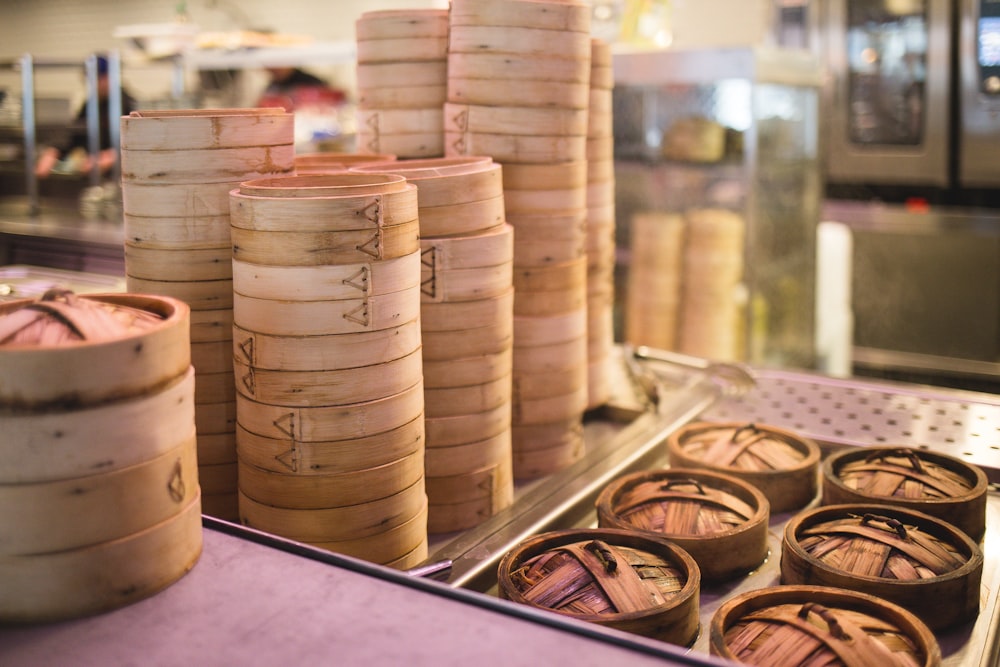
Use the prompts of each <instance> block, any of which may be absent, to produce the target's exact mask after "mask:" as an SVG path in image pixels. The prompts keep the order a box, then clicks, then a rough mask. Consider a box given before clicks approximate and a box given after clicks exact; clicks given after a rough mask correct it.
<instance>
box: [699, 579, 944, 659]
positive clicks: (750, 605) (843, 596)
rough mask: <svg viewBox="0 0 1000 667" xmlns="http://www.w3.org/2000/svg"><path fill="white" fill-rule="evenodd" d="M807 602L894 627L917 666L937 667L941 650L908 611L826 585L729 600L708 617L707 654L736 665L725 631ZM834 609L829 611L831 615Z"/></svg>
mask: <svg viewBox="0 0 1000 667" xmlns="http://www.w3.org/2000/svg"><path fill="white" fill-rule="evenodd" d="M809 603H819V604H820V605H822V606H823V607H827V608H829V607H834V606H836V607H837V609H840V610H847V611H853V612H857V613H862V614H866V615H871V616H875V617H876V618H879V619H880V620H883V621H885V622H886V624H888V625H894V626H896V627H897V628H898V629H899V630H900V631H901V632H902V634H904V635H906V636H907V637H908V638H909V639H911V640H913V641H914V642H915V643H916V644H917V646H918V648H919V650H920V652H921V653H922V654H923V656H924V657H925V660H924V661H923V662H922V663H919V664H920V665H921V666H922V667H939V666H940V665H941V661H942V657H941V647H940V645H939V644H938V641H937V639H936V638H935V637H934V635H933V633H932V632H931V630H930V628H928V627H927V625H926V624H925V623H924V622H923V621H921V620H920V619H919V618H918V617H917V616H915V615H914V614H913V613H912V612H909V611H907V610H906V609H904V608H903V607H901V606H899V605H897V604H894V603H892V602H889V601H887V600H883V599H882V598H879V597H876V596H874V595H869V594H867V593H863V592H860V591H853V590H846V589H842V588H834V587H827V586H801V585H782V586H777V587H771V588H763V589H759V590H753V591H747V592H744V593H739V594H737V595H735V596H734V597H731V598H729V599H728V600H726V601H725V602H723V603H722V605H721V606H720V607H719V608H718V610H716V612H715V613H714V614H713V615H712V619H711V621H710V624H709V649H710V652H711V654H712V655H716V656H721V657H723V658H726V659H729V660H736V661H738V662H739V657H738V656H736V655H735V654H734V653H733V652H732V650H730V649H729V647H728V644H727V643H726V639H725V636H726V632H727V631H728V630H729V629H730V628H731V627H732V626H733V625H734V624H735V623H737V622H739V621H740V620H741V619H743V618H744V617H745V616H746V615H747V614H748V613H752V612H755V611H759V610H760V609H763V608H766V607H769V606H776V605H783V604H796V605H797V604H802V605H806V604H809ZM837 609H833V610H832V611H833V613H834V614H836V612H837ZM789 667H793V666H792V665H789ZM794 667H798V665H795V666H794Z"/></svg>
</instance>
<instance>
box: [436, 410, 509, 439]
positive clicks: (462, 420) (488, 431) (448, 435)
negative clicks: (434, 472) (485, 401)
mask: <svg viewBox="0 0 1000 667" xmlns="http://www.w3.org/2000/svg"><path fill="white" fill-rule="evenodd" d="M424 427H425V429H426V432H427V448H428V449H430V448H432V447H451V446H457V445H466V444H470V443H475V442H480V441H481V440H487V439H490V438H493V437H494V436H499V435H501V434H502V433H504V431H507V430H509V429H510V427H511V404H510V401H505V402H503V403H501V404H500V405H498V406H497V407H495V408H492V409H490V410H485V411H483V412H477V413H473V414H465V415H455V416H452V417H427V418H425V420H424Z"/></svg>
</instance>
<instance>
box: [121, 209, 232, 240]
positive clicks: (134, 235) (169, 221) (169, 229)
mask: <svg viewBox="0 0 1000 667" xmlns="http://www.w3.org/2000/svg"><path fill="white" fill-rule="evenodd" d="M123 219H124V230H125V241H126V242H127V243H129V244H130V245H133V246H136V247H139V248H162V249H177V248H218V247H221V246H224V245H228V244H229V214H228V212H227V213H226V214H224V215H205V216H184V217H168V216H155V217H150V216H140V215H129V214H125V215H124V216H123Z"/></svg>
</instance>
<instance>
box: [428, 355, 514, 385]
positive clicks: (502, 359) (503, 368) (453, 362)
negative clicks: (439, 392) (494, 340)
mask: <svg viewBox="0 0 1000 667" xmlns="http://www.w3.org/2000/svg"><path fill="white" fill-rule="evenodd" d="M512 363H513V356H512V353H511V348H507V349H506V350H503V351H502V352H497V353H494V354H483V355H479V356H475V357H455V358H454V359H447V360H443V361H426V360H425V361H424V362H423V377H424V387H425V388H426V389H441V388H445V387H468V386H471V385H474V384H477V383H480V382H483V381H488V380H496V379H498V378H501V377H504V376H507V375H510V372H511V364H512Z"/></svg>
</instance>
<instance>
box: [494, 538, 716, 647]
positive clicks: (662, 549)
mask: <svg viewBox="0 0 1000 667" xmlns="http://www.w3.org/2000/svg"><path fill="white" fill-rule="evenodd" d="M594 540H599V541H603V542H606V543H609V544H612V545H614V546H623V547H628V548H631V549H636V550H639V551H645V552H648V553H650V554H652V555H653V556H658V557H660V558H662V559H663V560H664V562H665V564H669V565H672V566H674V567H677V568H678V569H679V570H681V572H682V574H683V575H684V576H685V577H686V581H685V582H684V585H683V587H682V589H681V590H680V591H678V592H676V593H675V594H673V595H672V596H671V597H670V599H669V602H670V603H671V606H672V607H673V608H677V607H679V606H681V605H683V604H685V603H689V602H692V601H693V602H694V604H695V605H697V598H698V593H699V590H700V587H701V574H700V570H699V569H698V564H697V563H695V561H694V559H693V558H692V557H691V556H690V555H689V554H688V553H687V552H686V551H684V550H683V549H681V548H680V547H678V546H677V545H675V544H674V543H673V542H670V541H669V540H666V539H663V538H657V537H654V536H647V535H642V534H639V533H635V532H633V531H627V530H619V529H615V528H597V529H592V528H590V529H583V528H570V529H564V530H556V531H550V532H547V533H541V534H538V535H534V536H532V537H529V538H527V539H525V540H523V541H522V542H521V543H519V544H518V545H517V546H515V547H514V548H513V549H511V550H510V551H508V552H507V553H506V554H504V556H503V558H502V559H501V560H500V563H499V565H498V572H499V575H498V585H499V588H500V591H501V593H502V594H503V595H504V596H505V597H507V599H509V600H512V601H514V602H518V603H520V604H525V605H528V606H531V607H534V608H536V609H547V610H550V611H559V610H554V609H552V608H551V607H547V606H543V605H539V604H537V603H534V602H532V601H531V600H528V599H527V598H526V597H525V596H524V594H523V592H522V591H521V590H520V589H519V588H518V587H517V586H515V585H514V584H513V582H512V581H511V575H512V574H513V572H514V571H515V570H516V569H517V568H518V567H520V566H521V565H522V564H524V563H525V562H527V561H528V560H530V559H532V558H534V557H536V556H538V555H540V554H543V553H545V552H548V551H552V550H557V549H559V548H560V547H565V546H567V545H573V544H578V543H586V542H592V541H594ZM657 609H658V608H657V607H656V606H654V605H650V607H648V608H645V609H636V610H630V611H626V612H613V613H608V614H587V613H573V614H571V615H572V616H573V617H574V618H577V619H580V620H582V621H588V622H593V623H608V622H609V621H611V622H627V621H638V620H642V619H645V618H647V617H648V616H649V614H650V612H653V611H656V610H657ZM561 613H567V612H561ZM695 631H697V627H696V628H695ZM693 639H694V636H693V635H692V636H691V637H690V638H689V640H693Z"/></svg>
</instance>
